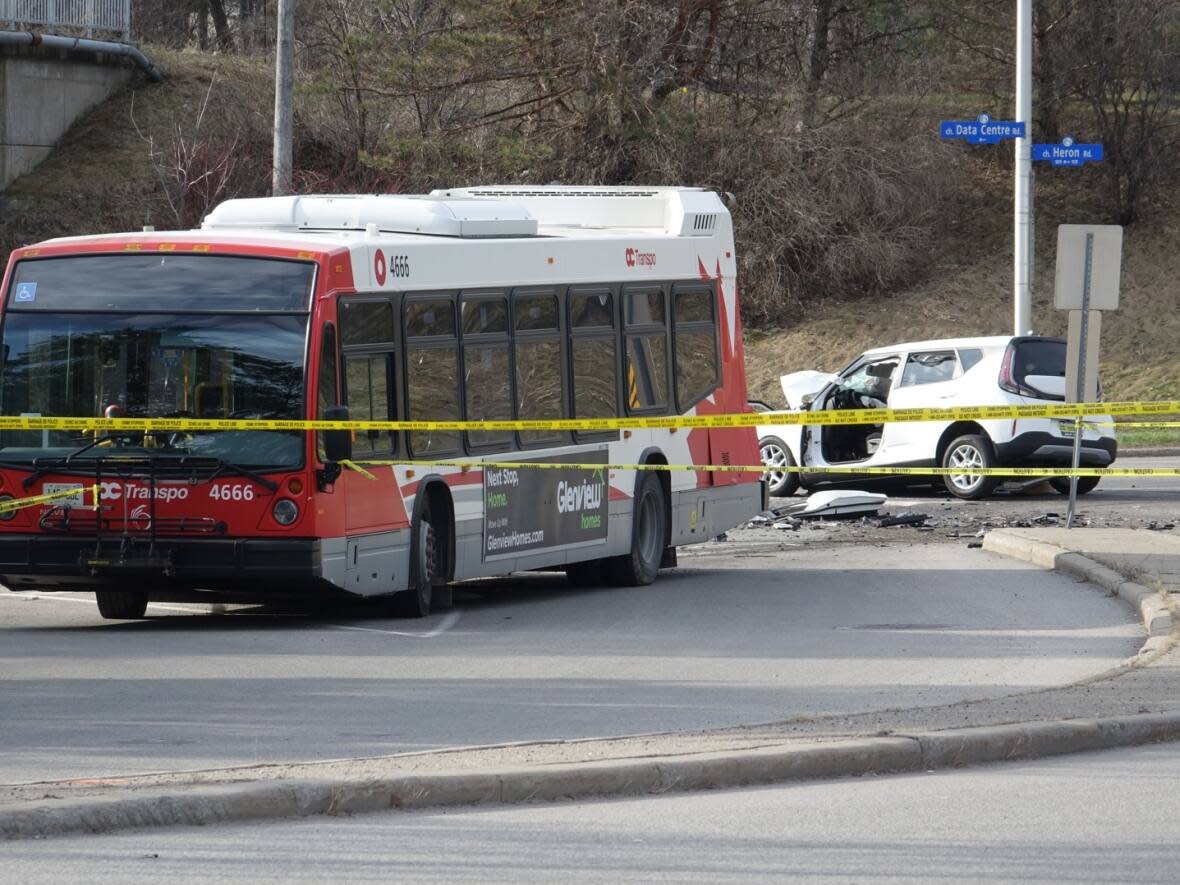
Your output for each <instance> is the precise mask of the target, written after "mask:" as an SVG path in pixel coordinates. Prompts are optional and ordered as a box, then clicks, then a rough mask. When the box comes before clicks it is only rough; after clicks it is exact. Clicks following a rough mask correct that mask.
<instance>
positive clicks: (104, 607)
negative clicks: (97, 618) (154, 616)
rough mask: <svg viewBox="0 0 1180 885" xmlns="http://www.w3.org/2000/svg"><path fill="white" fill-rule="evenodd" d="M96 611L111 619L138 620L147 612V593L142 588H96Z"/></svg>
mask: <svg viewBox="0 0 1180 885" xmlns="http://www.w3.org/2000/svg"><path fill="white" fill-rule="evenodd" d="M94 599H95V601H96V602H97V603H98V613H99V614H100V615H102V616H103V617H104V618H107V619H108V620H111V621H138V620H141V619H142V618H143V616H144V615H145V614H146V613H147V604H148V595H147V593H146V592H145V591H142V590H97V591H95V594H94Z"/></svg>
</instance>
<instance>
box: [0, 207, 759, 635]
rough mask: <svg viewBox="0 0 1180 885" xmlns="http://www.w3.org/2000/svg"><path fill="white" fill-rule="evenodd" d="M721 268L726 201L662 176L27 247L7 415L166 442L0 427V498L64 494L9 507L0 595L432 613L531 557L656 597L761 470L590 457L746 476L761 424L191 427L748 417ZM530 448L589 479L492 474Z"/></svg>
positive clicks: (3, 395) (8, 293)
mask: <svg viewBox="0 0 1180 885" xmlns="http://www.w3.org/2000/svg"><path fill="white" fill-rule="evenodd" d="M735 267H736V263H735V258H734V243H733V230H732V225H731V220H730V216H729V213H728V211H727V210H726V208H725V206H724V204H723V203H722V201H721V200H720V199H719V198H718V196H717V195H716V194H714V193H711V192H708V191H704V190H697V189H691V188H662V187H651V188H643V187H628V188H606V187H601V188H599V187H585V188H574V187H536V188H533V187H528V188H525V187H486V188H470V189H463V190H451V191H437V192H435V193H432V194H430V195H427V196H394V195H381V196H331V197H328V196H301V197H282V198H270V199H242V200H231V201H228V202H226V203H223V204H222V205H220V206H218V207H217V208H216V209H215V210H214V211H213V212H212V213H211V214H210V215H209V216H208V218H207V219H206V220H205V222H204V224H203V226H202V229H201V230H199V231H184V232H175V233H163V232H151V231H145V232H143V233H132V234H118V235H106V236H94V237H84V238H71V239H59V240H51V241H48V242H45V243H41V244H39V245H37V246H33V247H31V248H25V249H20V250H17V251H16V252H14V253H13V254H12V256H11V260H10V262H9V266H8V269H7V273H6V276H5V282H4V287H3V292H4V302H3V315H2V317H0V319H2V323H3V325H2V344H3V354H2V357H3V365H2V368H0V414H3V415H6V416H29V417H36V418H39V419H53V418H60V417H70V418H79V417H89V416H96V417H108V418H109V417H119V416H125V417H128V418H133V417H145V418H146V417H150V418H168V419H172V420H173V422H174V424H175V425H176V426H179V427H181V428H182V429H169V430H161V429H158V428H154V429H150V430H138V431H134V432H129V431H123V430H110V429H109V425H104V427H103V428H99V427H96V428H94V429H89V428H86V429H83V430H79V429H77V428H76V427H75V428H74V429H61V428H55V427H53V426H52V422H51V421H48V420H45V421H42V424H47V425H49V426H48V427H41V428H39V429H6V430H3V431H0V500H2V499H9V498H24V497H30V496H36V495H41V494H57V495H59V496H62V497H59V498H56V499H54V500H52V501H49V502H45V503H42V504H40V505H38V506H30V507H26V508H23V509H18V510H14V511H8V512H3V513H0V583H3V584H4V585H6V586H7V587H9V588H10V589H12V590H33V589H35V590H40V591H45V590H84V591H93V592H95V594H96V596H97V600H98V607H99V611H100V612H101V614H102V615H103V616H104V617H110V618H138V617H142V616H143V615H144V613H145V606H146V605H147V602H148V600H149V599H150V600H155V601H164V600H172V601H176V600H193V599H197V600H205V601H221V600H237V601H264V600H268V599H274V598H276V597H293V596H309V597H312V598H319V599H327V598H330V597H331V596H332V594H334V593H335V594H339V593H347V594H354V595H359V596H392V598H393V599H394V601H395V602H396V604H397V607H398V608H400V609H401V610H402V611H403V612H404V613H406V614H409V615H412V616H422V615H425V614H427V613H428V612H429V611H430V610H431V609H432V608H434V609H436V610H437V609H439V608H445V607H447V606H448V605H449V604H450V597H451V591H450V586H449V585H450V583H451V582H453V581H461V580H464V579H468V578H475V577H481V576H489V575H503V574H508V573H510V572H514V571H522V570H536V569H546V568H548V569H564V570H565V571H566V573H567V574H568V575H569V577H570V580H571V581H572V582H574V583H575V584H590V583H598V582H606V583H619V584H631V585H637V584H646V583H649V582H650V581H652V580H653V579H654V577H655V575H656V572H657V570H658V569H659V568H660V567H661V566H662V565H663V566H666V565H670V564H672V563H674V562H675V548H676V547H677V546H679V545H683V544H690V543H694V542H697V541H704V540H706V539H709V538H712V537H714V536H715V535H717V534H719V533H721V532H722V531H724V530H726V529H728V528H731V527H732V526H734V525H736V524H738V523H740V522H742V521H743V520H745V519H747V518H748V517H749V516H750V515H752V514H753V513H755V512H757V511H758V509H759V508H760V507H761V505H762V500H763V497H762V487H761V482H760V480H761V477H760V476H759V474H756V473H733V472H723V471H708V470H701V471H692V470H680V471H676V470H672V471H659V470H655V471H652V470H648V471H643V470H633V469H611V468H608V467H606V466H605V465H631V464H634V465H644V464H646V465H653V464H672V465H676V464H682V465H702V466H703V465H721V464H725V465H741V464H757V463H758V448H757V443H756V439H755V431H754V430H753V428H741V429H729V428H718V429H714V428H694V429H675V428H671V429H659V430H594V431H588V432H587V431H573V432H571V431H563V430H560V429H531V430H528V431H520V430H515V431H514V430H508V431H505V430H488V429H465V430H462V431H460V430H455V429H434V428H431V429H425V430H413V431H407V432H393V431H389V430H384V431H376V430H371V429H360V430H352V431H347V430H318V431H316V430H311V429H305V430H266V429H256V428H251V429H235V430H211V429H207V428H199V427H197V428H190V427H185V425H184V423H183V422H184V421H185V420H196V421H200V420H206V421H207V420H208V419H247V420H249V419H276V418H277V419H301V420H316V419H321V420H322V419H336V420H339V419H342V418H344V417H347V418H349V419H350V420H354V421H397V420H407V421H409V420H412V421H438V422H447V421H450V422H455V421H465V420H478V419H482V420H529V421H544V420H549V419H559V418H571V417H572V418H594V419H597V418H614V417H626V416H669V415H691V414H695V415H702V414H721V413H732V412H744V411H747V405H746V381H745V370H744V361H743V349H742V337H741V328H740V322H739V318H738V303H737V286H736V280H735ZM454 461H464V462H469V464H464V465H463V466H448V465H442V464H438V463H434V462H454ZM521 461H526V462H546V463H563V464H571V465H572V464H576V465H579V466H576V467H575V466H571V467H567V468H557V469H538V468H512V467H501V466H495V465H496V464H501V463H504V462H521ZM354 462H355V463H356V464H360V465H366V464H367V465H368V466H367V467H365V469H364V470H363V471H362V470H357V469H353V467H352V465H353V463H354ZM485 464H486V465H487V466H486V467H485V466H484V465H485ZM597 464H602V465H604V467H602V468H598V467H596V466H595V465H597ZM95 486H97V488H98V489H99V494H98V505H99V506H98V509H97V511H96V510H95V509H94V507H93V503H94V502H93V493H92V491H91V489H92V488H93V487H95ZM86 505H91V506H89V507H88V506H86Z"/></svg>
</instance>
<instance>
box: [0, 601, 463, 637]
mask: <svg viewBox="0 0 1180 885" xmlns="http://www.w3.org/2000/svg"><path fill="white" fill-rule="evenodd" d="M0 599H8V600H17V601H21V602H34V601H36V600H45V601H47V602H76V603H80V604H82V605H89V606H94V605H96V603H95V601H94V599H92V598H91V599H78V598H77V597H75V596H62V595H60V594H57V593H47V594H40V593H28V594H26V593H0ZM217 605H220V603H207V604H206V603H200V604H196V605H176V604H170V603H164V602H149V603H148V608H159V609H165V610H166V611H176V612H185V613H188V614H206V613H209V609H210V607H211V606H217ZM459 614H460V613H459V612H457V611H452V612H449V613H448V614H447V615H446V616H445V617H443V619H442V620H441V621H439V622H438V624H437V625H436V626H435V627H434V628H433V629H432V630H428V631H427V632H425V633H411V632H409V631H407V630H379V629H377V628H376V627H356V626H352V625H350V624H323V625H322V626H324V627H327V628H328V629H329V630H351V631H354V632H358V633H381V634H383V635H385V636H406V637H409V638H410V639H434V638H435V637H436V636H441V635H442V634H443V633H446V632H447V631H448V630H450V629H451V628H452V627H454V626H455V624H457V623H458V622H459Z"/></svg>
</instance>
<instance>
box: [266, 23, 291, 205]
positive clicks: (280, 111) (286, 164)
mask: <svg viewBox="0 0 1180 885" xmlns="http://www.w3.org/2000/svg"><path fill="white" fill-rule="evenodd" d="M278 20H279V31H278V40H277V41H276V43H275V124H274V125H275V139H274V174H273V177H272V180H271V193H272V194H273V195H274V196H276V197H283V196H286V195H287V194H289V193H291V130H292V120H293V116H294V114H293V108H292V98H293V93H294V91H295V0H279V12H278Z"/></svg>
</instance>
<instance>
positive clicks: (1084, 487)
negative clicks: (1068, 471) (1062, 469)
mask: <svg viewBox="0 0 1180 885" xmlns="http://www.w3.org/2000/svg"><path fill="white" fill-rule="evenodd" d="M1101 478H1102V477H1100V476H1079V477H1078V494H1079V495H1084V494H1086V493H1087V492H1092V491H1094V487H1095V486H1097V485H1098V480H1100V479H1101ZM1049 485H1051V486H1053V491H1055V492H1057V493H1058V494H1059V495H1068V494H1069V477H1068V476H1054V477H1052V478H1051V479H1050V480H1049Z"/></svg>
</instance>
